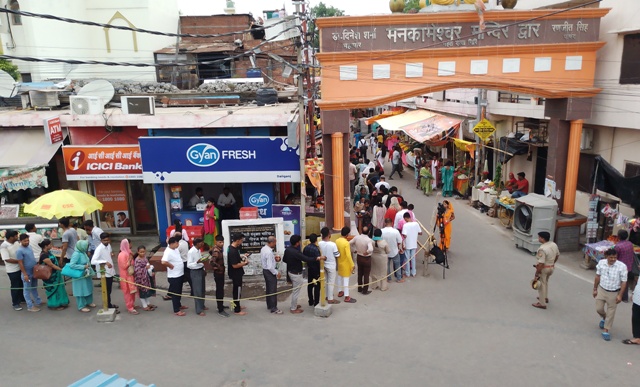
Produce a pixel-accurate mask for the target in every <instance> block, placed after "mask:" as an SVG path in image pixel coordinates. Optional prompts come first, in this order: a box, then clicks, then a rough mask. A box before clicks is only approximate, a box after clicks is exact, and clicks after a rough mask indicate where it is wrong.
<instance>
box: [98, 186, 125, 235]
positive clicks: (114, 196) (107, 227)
mask: <svg viewBox="0 0 640 387" xmlns="http://www.w3.org/2000/svg"><path fill="white" fill-rule="evenodd" d="M93 185H94V187H95V190H96V198H97V199H98V200H99V201H100V203H102V205H103V207H102V210H101V211H98V217H99V218H100V228H101V229H103V230H104V231H108V232H114V231H115V232H131V221H130V220H129V200H128V199H127V187H126V183H125V182H124V181H122V180H115V181H96V182H94V183H93Z"/></svg>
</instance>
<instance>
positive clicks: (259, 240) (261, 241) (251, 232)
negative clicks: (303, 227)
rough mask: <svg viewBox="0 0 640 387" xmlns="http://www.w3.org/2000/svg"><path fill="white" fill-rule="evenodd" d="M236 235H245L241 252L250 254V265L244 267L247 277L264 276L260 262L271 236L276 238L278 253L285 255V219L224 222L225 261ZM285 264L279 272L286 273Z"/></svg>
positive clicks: (281, 265) (279, 267)
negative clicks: (261, 251) (232, 238)
mask: <svg viewBox="0 0 640 387" xmlns="http://www.w3.org/2000/svg"><path fill="white" fill-rule="evenodd" d="M234 233H242V234H244V242H243V243H242V247H240V251H242V252H244V253H249V264H248V265H247V266H245V267H244V274H245V275H262V263H261V262H260V249H262V247H263V246H264V245H266V243H267V238H268V237H269V235H275V237H276V241H277V242H276V249H275V250H276V252H277V254H280V256H282V255H283V254H284V219H282V218H265V219H244V220H223V221H222V236H223V237H224V255H225V259H226V256H227V251H228V248H229V245H230V244H231V235H232V234H234ZM284 267H285V265H284V263H282V262H281V263H280V264H279V265H278V270H279V271H282V272H283V273H284Z"/></svg>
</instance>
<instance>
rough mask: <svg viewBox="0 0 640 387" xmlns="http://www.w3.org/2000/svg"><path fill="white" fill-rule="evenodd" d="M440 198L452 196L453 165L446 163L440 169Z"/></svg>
mask: <svg viewBox="0 0 640 387" xmlns="http://www.w3.org/2000/svg"><path fill="white" fill-rule="evenodd" d="M442 196H443V197H447V196H449V197H451V196H453V163H451V161H447V163H446V164H445V166H444V167H442Z"/></svg>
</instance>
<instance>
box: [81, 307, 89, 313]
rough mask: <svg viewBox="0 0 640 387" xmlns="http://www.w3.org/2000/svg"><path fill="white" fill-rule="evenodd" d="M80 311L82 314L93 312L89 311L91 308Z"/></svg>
mask: <svg viewBox="0 0 640 387" xmlns="http://www.w3.org/2000/svg"><path fill="white" fill-rule="evenodd" d="M78 311H79V312H82V313H89V312H91V309H89V308H82V309H79V310H78Z"/></svg>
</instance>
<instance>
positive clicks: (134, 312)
mask: <svg viewBox="0 0 640 387" xmlns="http://www.w3.org/2000/svg"><path fill="white" fill-rule="evenodd" d="M127 312H129V314H140V312H138V311H137V310H135V309H132V310H128V311H127Z"/></svg>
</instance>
